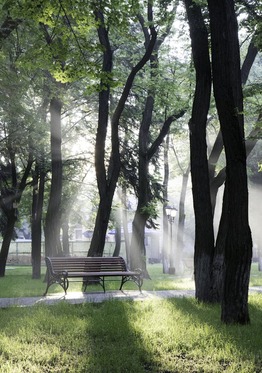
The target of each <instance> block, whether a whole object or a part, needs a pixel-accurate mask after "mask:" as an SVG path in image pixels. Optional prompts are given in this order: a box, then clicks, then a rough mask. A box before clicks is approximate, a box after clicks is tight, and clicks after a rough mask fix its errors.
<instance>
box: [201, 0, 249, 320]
mask: <svg viewBox="0 0 262 373" xmlns="http://www.w3.org/2000/svg"><path fill="white" fill-rule="evenodd" d="M208 8H209V14H210V27H211V50H212V67H213V81H214V95H215V100H216V106H217V111H218V115H219V120H220V126H221V131H222V136H223V142H224V147H225V153H226V185H225V193H226V199H225V198H224V202H225V203H224V204H223V212H222V217H221V219H222V218H225V219H226V224H224V223H223V221H222V222H221V224H220V226H223V227H224V226H225V225H226V229H225V232H224V233H225V236H224V239H225V259H224V273H223V279H224V281H223V295H222V314H221V319H222V321H223V322H225V323H240V324H246V323H248V322H249V321H250V319H249V312H248V285H249V276H250V266H251V258H252V238H251V232H250V228H249V223H248V187H247V173H246V151H245V143H244V117H243V95H242V86H241V72H240V55H239V42H238V25H237V19H236V14H235V9H234V1H233V0H221V1H219V2H218V1H216V0H208Z"/></svg>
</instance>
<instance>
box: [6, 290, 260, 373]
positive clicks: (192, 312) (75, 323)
mask: <svg viewBox="0 0 262 373" xmlns="http://www.w3.org/2000/svg"><path fill="white" fill-rule="evenodd" d="M250 315H251V320H252V322H251V325H249V326H225V325H222V324H221V322H220V309H219V306H209V305H203V304H199V303H198V302H197V301H196V300H194V299H192V298H188V299H186V298H177V299H172V300H170V299H169V300H158V301H145V302H131V301H125V302H120V301H107V302H104V303H101V304H83V305H77V306H76V305H70V304H67V303H64V302H62V303H59V304H57V305H55V306H49V307H48V306H44V305H42V306H34V307H28V308H9V309H2V310H0V372H1V373H9V372H10V373H11V372H12V373H13V372H21V373H22V372H29V373H31V372H32V373H33V372H34V373H40V372H41V373H42V372H60V373H62V372H74V373H75V372H76V373H77V372H78V373H80V372H81V373H86V372H90V373H111V372H112V373H115V372H116V373H124V372H127V373H143V372H152V373H167V372H169V373H180V372H181V373H193V372H195V373H197V372H204V373H206V372H210V373H211V372H234V373H235V372H242V373H253V372H261V371H262V363H261V362H262V339H261V330H262V296H261V295H252V296H251V297H250Z"/></svg>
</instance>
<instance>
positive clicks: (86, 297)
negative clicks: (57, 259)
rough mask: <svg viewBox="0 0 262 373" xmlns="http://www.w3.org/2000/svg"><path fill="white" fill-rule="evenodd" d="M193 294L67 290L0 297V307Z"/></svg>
mask: <svg viewBox="0 0 262 373" xmlns="http://www.w3.org/2000/svg"><path fill="white" fill-rule="evenodd" d="M194 294H195V292H194V290H163V291H146V290H142V293H140V292H139V291H137V290H127V291H119V290H118V291H107V292H106V293H103V292H97V293H96V292H93V293H82V292H68V294H67V295H64V294H63V293H59V294H55V295H47V296H45V297H44V296H43V297H28V298H0V308H6V307H11V306H20V307H27V306H34V305H37V304H48V305H52V304H55V303H57V302H59V301H66V302H68V303H72V304H81V303H100V302H103V301H105V300H112V299H118V300H134V301H142V300H146V299H163V298H174V297H193V296H194Z"/></svg>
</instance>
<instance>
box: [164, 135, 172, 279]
mask: <svg viewBox="0 0 262 373" xmlns="http://www.w3.org/2000/svg"><path fill="white" fill-rule="evenodd" d="M168 150H169V134H168V135H167V137H166V141H165V142H164V181H163V199H164V201H167V202H166V203H164V204H163V238H162V264H163V273H168V272H169V267H170V260H169V247H168V243H167V242H166V237H168V218H167V215H166V206H167V204H168V182H169V162H168Z"/></svg>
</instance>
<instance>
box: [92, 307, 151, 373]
mask: <svg viewBox="0 0 262 373" xmlns="http://www.w3.org/2000/svg"><path fill="white" fill-rule="evenodd" d="M93 310H97V311H98V310H99V312H95V311H94V314H95V317H92V318H91V320H92V322H91V323H89V325H88V328H87V330H86V333H87V335H88V340H87V349H90V360H89V362H88V366H87V367H86V368H87V370H88V371H90V372H91V371H94V372H101V373H106V372H108V373H111V372H116V373H117V372H119V373H122V372H123V373H124V372H136V373H140V372H141V373H143V372H157V370H154V369H153V367H151V363H150V361H151V360H153V357H152V356H150V348H147V347H146V346H145V344H144V341H143V338H142V336H141V333H140V331H139V330H138V329H136V328H134V324H133V323H132V322H131V319H134V318H136V315H134V313H133V312H134V311H135V303H134V302H132V301H125V302H121V301H116V300H113V301H107V302H103V303H100V304H96V305H94V304H93ZM108 315H110V317H109V316H108Z"/></svg>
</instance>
